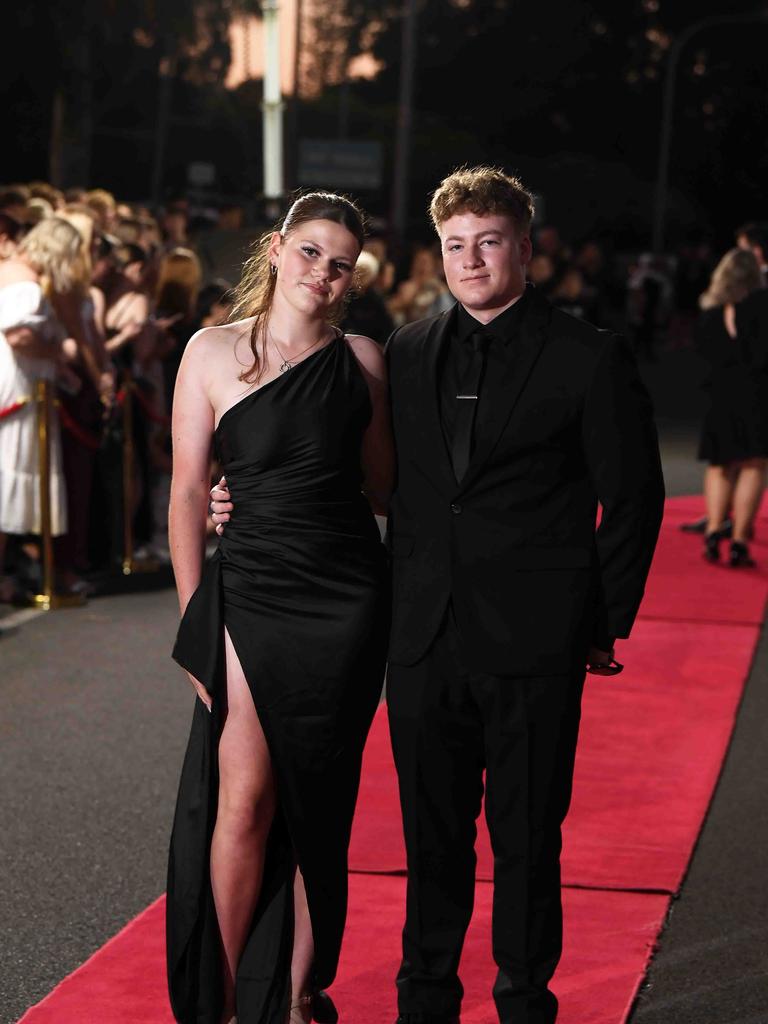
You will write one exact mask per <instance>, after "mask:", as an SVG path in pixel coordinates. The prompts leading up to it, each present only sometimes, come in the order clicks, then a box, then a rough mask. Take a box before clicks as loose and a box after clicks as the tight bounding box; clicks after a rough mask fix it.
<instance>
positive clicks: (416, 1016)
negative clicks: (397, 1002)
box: [395, 1013, 461, 1024]
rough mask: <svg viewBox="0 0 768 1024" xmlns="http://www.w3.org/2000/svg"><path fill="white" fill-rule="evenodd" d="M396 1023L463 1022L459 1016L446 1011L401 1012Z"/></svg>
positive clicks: (447, 1023)
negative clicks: (450, 1014)
mask: <svg viewBox="0 0 768 1024" xmlns="http://www.w3.org/2000/svg"><path fill="white" fill-rule="evenodd" d="M395 1024H461V1021H460V1020H459V1018H458V1017H446V1015H445V1014H444V1013H401V1014H400V1016H399V1017H398V1018H397V1020H396V1021H395Z"/></svg>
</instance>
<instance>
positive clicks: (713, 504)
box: [704, 464, 738, 533]
mask: <svg viewBox="0 0 768 1024" xmlns="http://www.w3.org/2000/svg"><path fill="white" fill-rule="evenodd" d="M737 473H738V468H737V467H736V466H733V465H730V464H729V465H725V466H708V467H707V471H706V473H705V474H704V500H705V502H706V506H707V533H714V532H715V530H720V529H721V528H722V525H723V523H724V522H725V520H726V517H727V516H728V510H729V509H730V507H731V500H732V498H733V489H734V486H735V484H736V475H737Z"/></svg>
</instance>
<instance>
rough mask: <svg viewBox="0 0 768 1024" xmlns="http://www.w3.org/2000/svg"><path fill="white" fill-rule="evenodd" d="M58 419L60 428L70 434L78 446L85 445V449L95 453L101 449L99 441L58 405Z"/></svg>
mask: <svg viewBox="0 0 768 1024" xmlns="http://www.w3.org/2000/svg"><path fill="white" fill-rule="evenodd" d="M59 419H60V420H61V425H62V427H63V428H64V429H65V430H66V432H67V433H68V434H71V435H72V436H73V437H74V438H75V439H76V440H77V441H79V442H80V444H82V445H85V447H86V448H90V449H91V451H94V452H97V451H98V450H99V448H101V439H100V438H98V437H97V436H96V435H95V434H92V433H91V432H90V431H89V430H85V429H84V428H83V427H81V426H80V424H79V423H78V422H77V420H75V419H73V418H72V416H70V414H69V413H68V412H67V410H66V409H65V408H64V406H63V405H59Z"/></svg>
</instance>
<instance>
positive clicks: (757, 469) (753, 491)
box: [733, 459, 766, 544]
mask: <svg viewBox="0 0 768 1024" xmlns="http://www.w3.org/2000/svg"><path fill="white" fill-rule="evenodd" d="M765 472H766V460H765V459H749V460H748V461H747V462H740V463H739V475H738V479H737V480H736V488H735V490H734V492H733V539H734V541H737V542H741V543H742V544H746V542H747V541H748V540H749V537H750V532H751V529H752V524H753V523H754V521H755V516H756V515H757V510H758V509H759V508H760V501H761V499H762V497H763V491H764V490H765Z"/></svg>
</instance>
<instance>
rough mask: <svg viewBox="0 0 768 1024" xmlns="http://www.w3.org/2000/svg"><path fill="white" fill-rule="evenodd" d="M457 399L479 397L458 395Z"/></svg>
mask: <svg viewBox="0 0 768 1024" xmlns="http://www.w3.org/2000/svg"><path fill="white" fill-rule="evenodd" d="M456 397H457V398H475V399H476V398H477V395H456Z"/></svg>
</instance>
